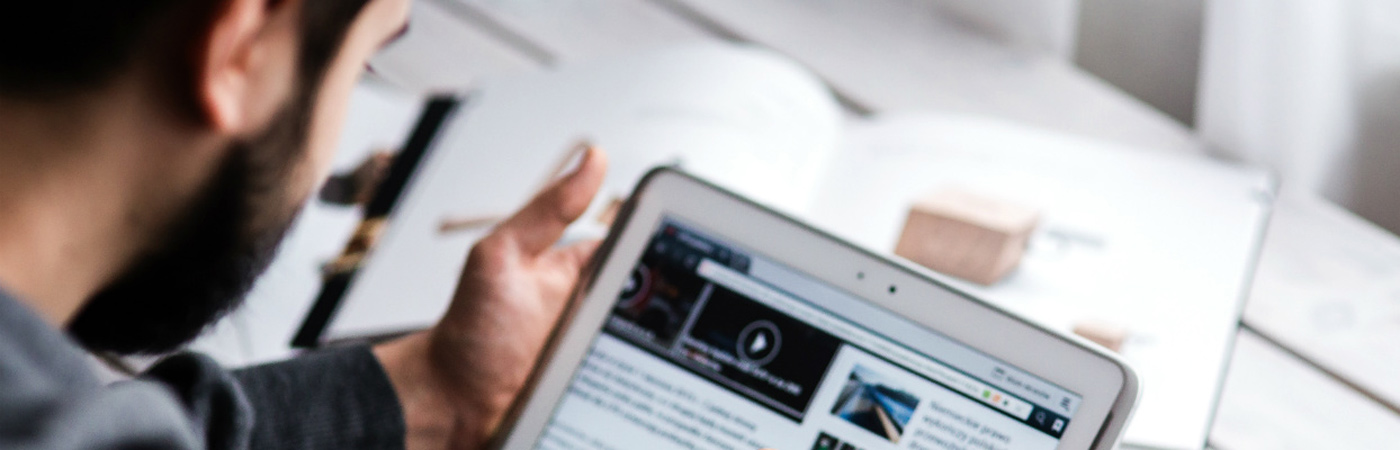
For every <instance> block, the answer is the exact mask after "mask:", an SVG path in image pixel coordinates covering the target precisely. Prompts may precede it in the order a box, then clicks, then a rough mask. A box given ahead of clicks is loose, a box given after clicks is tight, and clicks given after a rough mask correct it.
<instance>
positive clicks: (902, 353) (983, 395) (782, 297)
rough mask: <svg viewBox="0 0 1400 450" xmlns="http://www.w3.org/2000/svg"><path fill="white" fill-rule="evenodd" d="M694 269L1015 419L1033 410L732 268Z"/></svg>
mask: <svg viewBox="0 0 1400 450" xmlns="http://www.w3.org/2000/svg"><path fill="white" fill-rule="evenodd" d="M695 272H696V274H698V275H700V277H701V278H704V279H706V280H709V281H710V282H713V283H715V284H718V285H721V286H724V287H725V288H728V289H729V290H732V291H734V292H738V293H740V294H743V295H746V296H748V297H750V298H753V299H754V300H757V301H758V302H760V303H763V304H764V305H767V306H769V307H771V308H773V309H776V310H778V311H780V312H782V313H784V314H787V315H789V316H792V317H793V318H795V319H797V320H800V321H802V322H806V323H808V324H811V325H812V326H815V327H817V328H819V329H821V330H823V331H826V332H828V333H831V334H832V335H833V336H836V337H837V338H840V339H843V340H845V341H847V342H850V343H853V344H856V345H858V346H861V347H865V348H868V349H871V350H872V351H875V352H877V353H880V354H882V355H884V356H886V357H888V358H890V359H891V360H893V361H895V362H898V363H900V364H902V365H904V366H905V367H909V368H912V369H914V370H915V371H917V372H919V373H921V374H923V375H925V376H928V377H929V378H931V379H933V380H934V381H937V382H939V383H941V384H943V385H945V386H948V387H951V388H953V389H955V390H957V391H959V392H961V393H963V394H964V395H967V396H968V397H972V398H973V399H976V400H977V401H979V402H981V403H984V404H987V405H990V406H992V407H994V408H997V409H1000V410H1002V411H1005V412H1006V413H1008V414H1011V415H1012V416H1014V417H1016V418H1019V419H1021V420H1026V419H1027V418H1029V417H1030V415H1031V410H1032V409H1034V408H1033V407H1031V405H1030V404H1029V403H1027V402H1025V401H1023V400H1021V399H1018V398H1015V397H1012V396H1010V395H1008V394H1007V393H1005V392H1002V391H1001V390H999V389H996V388H993V387H990V386H988V385H985V384H983V383H981V382H979V381H977V380H975V379H973V378H971V377H968V376H967V375H964V374H963V373H961V372H958V371H956V370H953V369H952V368H949V367H947V366H944V365H941V364H937V363H934V362H932V361H929V360H928V359H925V358H922V357H919V356H918V355H915V354H914V353H913V352H910V351H909V350H907V349H905V348H902V347H896V346H892V345H890V344H889V343H888V342H887V341H886V340H884V339H881V338H879V337H876V336H874V335H872V334H871V333H870V332H868V331H865V330H862V329H859V328H856V327H853V326H851V325H850V324H848V323H846V322H843V321H839V320H836V319H834V318H832V317H831V316H830V315H828V314H825V313H822V312H820V311H817V310H816V309H814V308H812V307H811V306H808V305H806V304H804V303H802V302H801V301H799V300H797V299H795V298H792V297H789V296H788V295H787V294H784V293H782V292H778V291H776V290H773V289H771V288H769V287H768V286H764V285H763V284H761V283H759V282H757V281H754V280H753V279H752V278H749V277H748V276H747V275H744V274H742V273H739V272H736V271H735V270H734V269H730V268H729V267H726V266H724V265H721V264H719V263H716V262H714V261H712V260H710V259H704V260H702V261H700V264H699V265H698V266H697V267H696V268H695Z"/></svg>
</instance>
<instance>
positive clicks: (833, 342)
mask: <svg viewBox="0 0 1400 450" xmlns="http://www.w3.org/2000/svg"><path fill="white" fill-rule="evenodd" d="M681 345H682V348H683V349H684V350H685V354H686V356H688V357H689V358H691V359H693V360H695V361H696V362H699V363H701V364H703V365H705V366H708V367H710V368H711V369H712V370H714V372H715V373H716V374H718V375H719V376H721V377H723V378H725V379H728V380H731V381H733V382H735V383H738V384H739V385H740V386H742V388H744V389H741V390H748V391H750V392H741V393H742V394H745V395H748V396H750V397H754V396H755V394H756V396H757V397H759V398H757V400H759V401H760V402H761V403H765V404H767V405H769V406H770V407H772V408H774V409H775V410H776V411H778V412H779V413H782V414H783V415H786V416H788V417H790V418H792V419H794V420H801V418H802V417H803V415H804V414H805V412H806V410H807V406H808V405H809V404H811V401H812V395H813V394H814V393H815V392H816V389H817V385H818V384H820V383H821V380H822V376H823V375H825V374H826V370H827V368H828V367H829V366H830V365H831V361H832V359H833V358H835V356H836V350H837V348H839V347H840V346H841V340H839V339H837V338H836V337H835V336H832V335H830V334H827V333H826V332H824V331H821V330H818V329H816V328H814V327H812V326H811V325H808V324H805V323H802V322H800V321H798V320H797V319H794V318H792V317H789V316H787V315H785V314H783V313H781V312H778V311H777V310H774V309H772V308H769V307H767V306H765V305H763V304H761V303H758V302H756V301H754V300H752V299H749V298H747V297H745V296H743V295H740V294H738V293H736V292H734V291H731V290H729V289H727V288H724V287H723V286H717V285H716V286H714V287H713V291H712V293H711V294H710V296H709V298H708V300H707V302H706V303H705V306H704V308H703V310H702V311H700V313H699V317H697V318H696V319H695V324H694V326H693V327H691V329H690V332H689V335H688V336H686V338H685V339H683V340H682V342H681Z"/></svg>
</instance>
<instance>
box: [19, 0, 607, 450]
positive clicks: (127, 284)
mask: <svg viewBox="0 0 1400 450" xmlns="http://www.w3.org/2000/svg"><path fill="white" fill-rule="evenodd" d="M408 3H409V0H52V1H41V2H22V3H21V4H17V5H12V6H9V7H7V8H5V9H6V11H5V12H4V13H3V14H0V212H2V213H0V448H6V449H10V448H18V449H80V448H81V449H106V448H112V449H134V448H140V449H196V448H210V449H241V448H257V449H275V448H297V449H316V448H337V449H340V448H402V447H408V448H475V447H478V446H480V445H481V444H482V443H483V442H484V441H485V440H486V439H487V438H488V437H489V436H490V435H491V433H493V432H494V430H495V427H496V426H497V424H498V423H499V422H500V420H501V418H502V415H503V414H504V411H505V409H506V407H507V406H508V405H509V404H510V403H511V402H512V401H513V399H514V398H515V396H516V395H517V394H518V392H519V391H520V389H521V388H522V386H523V384H524V383H525V379H526V377H527V374H528V372H529V370H530V366H531V364H532V363H533V362H534V360H535V359H536V358H537V356H538V354H539V352H540V350H541V348H542V346H543V344H544V341H545V339H546V337H547V335H548V333H549V330H550V329H551V328H552V327H553V325H554V323H555V321H556V320H557V318H558V314H559V312H560V311H561V309H562V307H563V303H564V301H565V298H566V297H567V293H568V290H569V289H571V288H572V286H573V284H574V283H575V281H576V280H577V278H578V274H579V271H580V270H581V267H582V266H583V264H584V261H585V260H586V258H587V257H588V256H589V255H590V254H591V253H592V250H593V248H595V247H596V244H595V243H584V244H577V245H573V246H569V247H556V246H555V242H556V241H557V240H558V239H559V237H560V235H561V234H562V233H563V230H564V228H565V227H566V226H567V225H568V224H569V223H570V222H572V221H573V220H574V219H576V218H577V217H578V216H579V215H581V214H582V213H583V211H584V209H585V208H587V205H588V203H589V201H590V200H591V199H592V197H593V195H594V194H595V192H596V191H597V189H598V187H599V185H600V184H601V183H602V179H603V172H604V170H605V166H606V162H605V158H604V157H603V155H602V154H600V153H598V152H590V153H589V154H587V155H585V157H584V158H583V161H582V162H581V163H580V165H579V168H578V169H576V170H575V171H573V172H571V173H570V174H568V175H565V176H563V177H562V178H560V179H559V180H558V181H556V182H555V183H554V184H552V185H551V186H549V187H548V188H546V189H545V190H544V191H543V192H542V193H541V194H539V195H538V196H537V197H535V198H534V199H533V200H532V201H531V202H530V204H529V205H528V206H526V207H525V208H524V209H522V210H521V211H520V212H518V213H517V214H516V215H514V216H513V217H512V218H510V219H508V220H507V221H506V222H504V223H502V224H501V225H500V226H499V227H498V228H497V229H496V230H495V231H494V232H493V233H492V234H491V235H490V236H489V237H487V238H486V239H484V240H483V241H481V242H480V243H479V244H477V245H476V247H474V248H473V250H472V251H471V254H470V255H469V257H468V263H467V265H466V268H465V269H464V273H463V274H462V278H461V281H460V283H459V285H458V289H457V293H456V296H455V298H454V300H453V303H452V306H451V307H450V308H449V311H448V312H447V314H446V315H445V316H444V317H443V318H442V320H441V321H440V322H439V323H438V324H437V325H436V326H435V327H433V328H432V329H430V330H427V331H424V332H420V333H416V334H413V335H409V336H406V337H403V338H400V339H397V340H394V341H391V342H388V343H385V344H381V345H378V346H375V347H373V348H370V347H358V348H345V349H336V350H327V351H322V352H317V353H311V354H308V355H305V356H302V357H300V358H295V359H292V360H289V361H285V362H280V363H275V364H270V365H264V366H259V367H252V368H245V369H241V370H237V371H232V372H230V371H226V370H224V369H222V368H220V367H219V366H218V365H217V364H215V363H214V362H213V361H211V360H210V359H209V358H207V357H204V356H200V355H197V354H191V353H181V354H176V355H175V356H172V357H168V358H166V359H164V360H163V361H162V362H160V363H158V364H157V365H155V366H154V367H153V368H151V369H150V370H149V371H148V372H147V373H145V374H143V375H142V376H140V377H138V378H136V379H134V380H131V381H123V382H117V383H113V384H110V385H105V386H104V385H102V384H101V383H100V382H99V381H98V379H97V378H96V376H95V375H94V374H93V372H92V371H91V366H90V365H89V362H88V359H87V356H86V355H87V352H109V353H116V354H148V355H162V354H168V353H170V352H172V351H177V350H178V349H179V348H181V346H182V345H184V344H185V343H187V342H188V341H190V340H191V339H193V338H194V337H196V336H197V335H198V334H199V333H200V331H201V330H204V329H205V328H207V327H208V326H209V324H211V323H213V322H214V321H216V320H217V319H218V318H219V317H221V316H222V315H224V314H225V313H227V312H229V311H230V310H232V309H234V308H236V307H237V306H238V303H239V300H240V299H241V298H242V297H243V295H244V294H245V293H246V291H247V290H248V288H249V286H250V285H251V284H252V282H253V280H254V279H255V278H256V276H257V275H258V274H259V273H260V272H261V271H262V270H263V269H264V268H265V267H266V266H267V264H268V262H269V260H270V259H271V257H272V255H273V254H274V253H275V249H276V247H277V245H278V243H279V241H280V240H281V238H282V235H283V234H284V232H285V231H286V229H287V228H288V226H289V225H290V223H291V222H292V220H293V219H294V217H295V216H296V211H297V210H298V208H299V207H300V205H302V204H303V203H304V202H305V200H306V198H307V197H308V195H310V193H311V192H312V191H313V190H314V189H315V188H316V186H318V185H319V184H321V182H322V181H323V179H324V178H325V176H326V172H327V170H328V165H329V162H330V160H331V156H332V155H331V152H332V150H333V149H334V147H335V142H334V141H335V139H336V137H337V135H338V134H339V127H340V126H341V123H342V122H343V118H344V115H345V113H346V104H347V102H348V98H349V94H350V90H351V89H352V86H353V85H354V84H355V82H356V80H357V79H358V78H359V76H360V74H361V72H362V71H363V68H364V67H365V63H366V61H367V60H368V59H369V57H370V56H371V55H372V54H373V53H374V52H375V51H376V50H378V49H379V48H380V47H382V46H383V45H384V44H385V43H387V42H389V41H390V40H392V39H393V38H394V37H396V36H398V35H400V34H402V31H403V30H404V29H405V27H406V21H407V16H408V10H409V4H408Z"/></svg>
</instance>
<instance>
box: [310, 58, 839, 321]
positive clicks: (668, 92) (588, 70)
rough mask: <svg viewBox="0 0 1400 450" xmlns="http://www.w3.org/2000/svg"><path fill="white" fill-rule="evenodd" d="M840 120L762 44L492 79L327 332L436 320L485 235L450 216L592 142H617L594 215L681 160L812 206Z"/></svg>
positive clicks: (498, 197)
mask: <svg viewBox="0 0 1400 450" xmlns="http://www.w3.org/2000/svg"><path fill="white" fill-rule="evenodd" d="M840 128H841V113H840V109H839V107H838V106H837V104H836V103H835V101H834V100H833V99H832V98H831V95H830V94H829V92H828V91H827V90H826V88H825V87H824V86H823V85H822V84H821V82H820V81H819V80H817V79H816V78H815V77H813V76H812V75H810V74H809V73H808V72H807V71H805V70H803V69H802V68H800V67H799V66H797V65H795V64H793V63H791V62H789V61H788V60H786V59H784V58H781V57H779V56H777V55H775V54H773V53H770V52H767V51H763V50H758V49H752V48H744V47H735V46H728V45H719V44H706V45H695V46H687V47H679V48H672V49H669V50H666V51H660V52H653V53H647V54H642V55H637V56H632V57H628V58H621V59H611V60H600V61H596V62H592V63H589V64H586V65H579V66H573V67H569V68H565V69H562V70H559V71H557V72H550V73H544V74H538V75H532V76H527V77H520V78H516V79H510V80H502V81H500V82H496V83H487V84H486V85H485V87H483V88H482V89H481V90H480V91H479V92H477V93H475V94H473V95H472V97H471V98H469V99H468V101H467V104H466V105H465V107H464V108H463V110H461V111H460V112H459V113H458V114H457V115H456V116H455V117H454V118H453V119H452V122H451V123H450V124H449V125H448V126H447V128H446V129H445V132H444V133H443V134H441V135H440V136H439V138H438V141H437V142H438V144H437V146H436V147H435V148H434V149H433V152H432V154H431V155H430V156H429V158H427V159H425V160H424V161H423V162H422V166H421V167H422V169H421V170H422V171H421V172H420V174H419V176H418V177H417V178H416V179H415V181H414V182H413V185H412V186H411V187H410V188H409V190H408V191H406V192H407V195H406V196H405V201H404V202H403V203H402V204H400V205H399V206H398V210H397V211H396V212H395V213H394V216H393V218H392V220H391V223H390V226H389V229H388V230H387V231H386V233H385V235H384V236H383V237H382V238H381V240H380V241H379V243H378V245H377V247H376V249H375V250H374V251H373V253H372V254H371V255H370V257H369V258H368V259H367V263H366V266H365V267H363V268H362V269H361V270H360V272H359V274H358V275H357V279H356V280H355V282H354V284H353V285H352V287H351V289H350V291H349V292H348V293H347V294H346V296H345V297H344V298H343V299H342V306H341V310H340V311H339V312H338V313H337V316H336V317H335V320H334V321H333V322H332V324H331V326H330V327H329V332H328V333H327V335H328V337H329V338H331V339H335V338H342V337H350V336H363V335H366V334H376V333H385V332H394V331H402V330H409V329H415V328H421V327H426V326H428V325H431V324H432V323H433V322H434V321H436V319H437V317H439V316H440V315H441V314H442V312H443V311H445V309H446V307H447V304H448V301H449V299H450V296H451V294H452V292H453V289H454V288H455V286H456V281H457V276H458V274H459V273H460V271H461V268H462V266H463V263H464V262H465V256H466V254H467V250H468V249H469V247H470V246H471V244H472V243H473V242H475V241H476V240H477V239H479V238H480V237H481V236H482V235H483V234H484V233H485V231H486V230H485V229H482V230H479V231H476V232H458V233H452V234H446V235H444V234H441V233H439V231H438V228H439V225H440V224H441V222H442V220H443V219H444V218H445V217H473V216H489V215H498V214H508V213H510V212H512V211H514V210H516V209H518V208H519V207H520V206H521V205H522V204H523V203H524V202H525V201H526V200H528V199H529V197H531V196H532V195H533V194H534V192H535V191H536V189H538V187H539V186H540V185H541V183H542V182H543V180H544V179H545V178H546V177H547V175H548V173H549V172H550V169H551V168H552V167H553V166H555V165H556V161H558V160H559V158H560V155H561V154H563V153H565V152H566V151H567V150H568V149H569V148H570V147H571V146H573V144H574V143H576V142H577V141H579V140H581V139H587V140H589V141H592V142H593V143H595V144H597V145H598V146H599V147H601V148H603V149H605V150H606V151H607V152H608V155H609V161H610V171H609V176H608V178H607V181H606V182H605V184H604V186H603V189H602V192H601V194H600V196H599V198H598V199H597V200H596V201H595V202H594V206H593V208H592V212H590V213H589V214H588V215H586V216H585V217H589V216H591V215H592V214H594V213H595V212H596V211H598V210H599V209H600V207H601V205H602V204H603V203H604V202H606V201H608V200H609V199H611V198H615V197H625V196H626V195H627V194H629V193H630V192H631V190H632V188H633V186H634V185H635V184H636V182H637V181H638V180H639V179H640V178H641V176H642V175H643V174H644V173H645V172H646V171H647V170H649V169H651V168H652V167H654V166H656V165H659V164H672V163H679V164H680V165H681V166H682V167H683V168H684V169H686V170H688V171H690V172H692V173H696V174H698V175H701V176H704V177H706V178H708V179H710V180H712V181H715V182H717V183H719V184H721V185H723V186H726V187H728V188H731V189H734V190H736V191H738V192H740V193H743V194H746V195H749V196H752V197H754V198H755V199H757V200H759V201H761V202H764V203H767V204H769V205H772V206H774V207H776V208H779V209H783V210H788V211H802V210H805V209H806V208H807V206H808V203H809V200H810V198H811V195H812V193H813V192H814V191H815V190H816V185H817V183H818V177H819V176H820V175H822V174H823V173H825V169H826V163H827V162H828V161H829V160H830V159H831V158H832V155H833V153H834V150H835V144H836V142H837V137H836V136H837V133H838V132H839V130H840ZM583 222H584V223H585V224H584V227H586V226H587V223H588V222H592V221H591V220H589V219H585V220H584V221H583ZM599 237H601V236H599Z"/></svg>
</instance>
